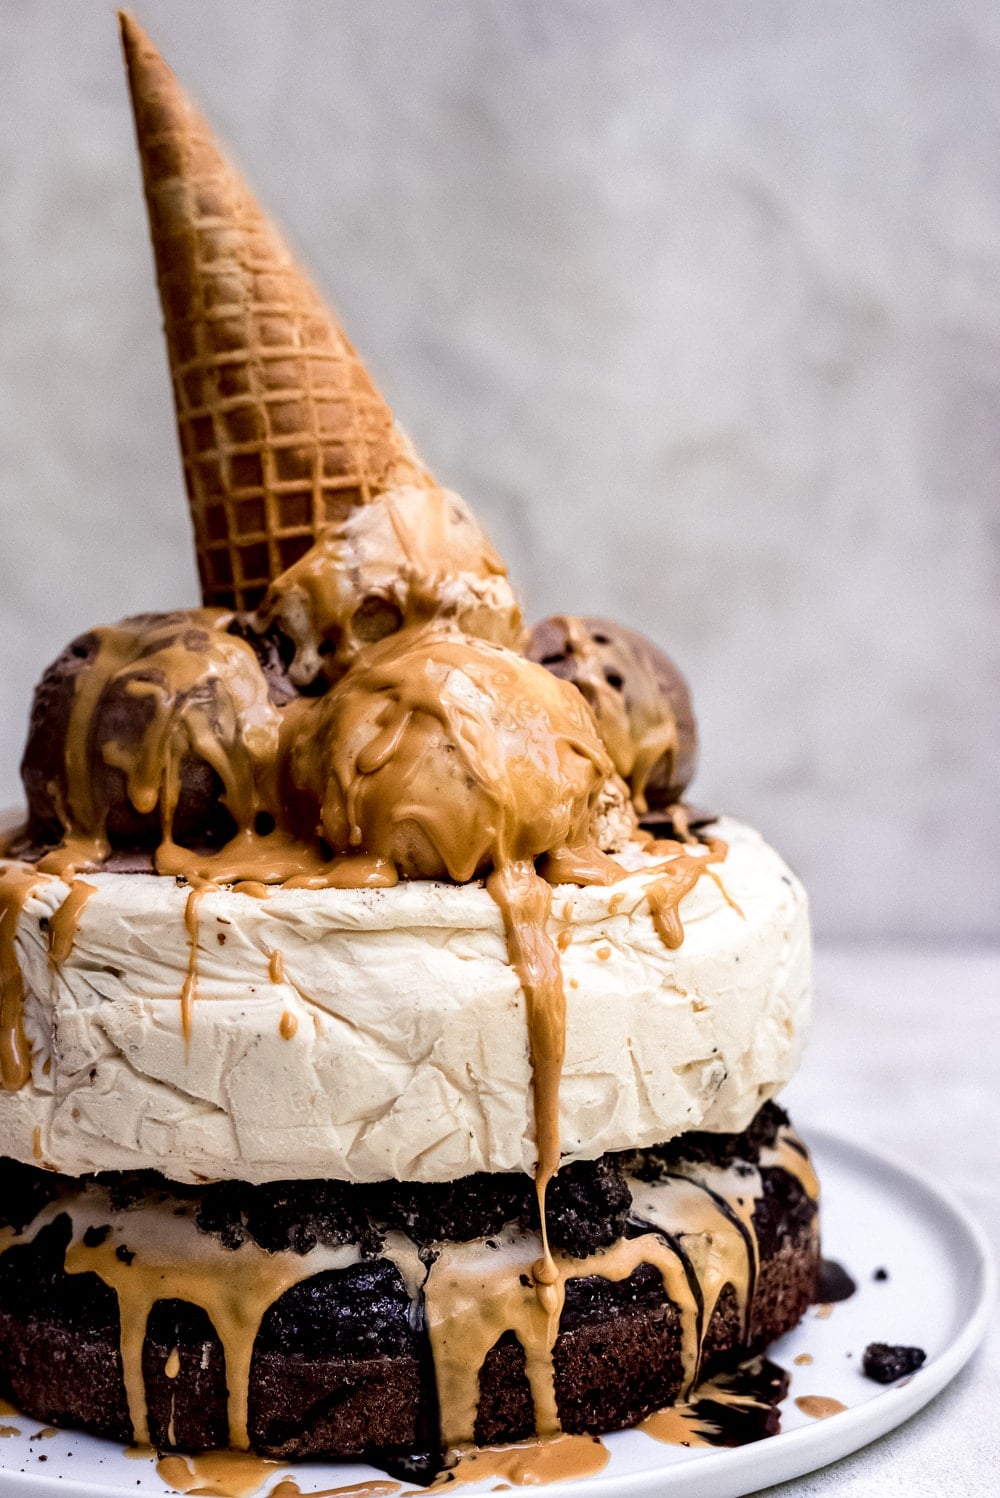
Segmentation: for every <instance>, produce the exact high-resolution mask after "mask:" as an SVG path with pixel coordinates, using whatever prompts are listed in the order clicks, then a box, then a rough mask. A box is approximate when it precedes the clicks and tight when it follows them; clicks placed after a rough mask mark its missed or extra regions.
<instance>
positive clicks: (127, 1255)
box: [115, 1243, 135, 1264]
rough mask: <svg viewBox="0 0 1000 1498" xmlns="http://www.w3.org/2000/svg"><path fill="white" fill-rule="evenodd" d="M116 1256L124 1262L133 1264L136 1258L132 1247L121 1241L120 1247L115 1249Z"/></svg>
mask: <svg viewBox="0 0 1000 1498" xmlns="http://www.w3.org/2000/svg"><path fill="white" fill-rule="evenodd" d="M115 1258H116V1259H118V1260H119V1261H120V1262H121V1263H122V1264H131V1263H132V1260H133V1259H134V1258H135V1254H134V1253H133V1252H132V1250H131V1249H130V1248H126V1247H125V1245H124V1243H119V1245H118V1247H117V1248H116V1249H115Z"/></svg>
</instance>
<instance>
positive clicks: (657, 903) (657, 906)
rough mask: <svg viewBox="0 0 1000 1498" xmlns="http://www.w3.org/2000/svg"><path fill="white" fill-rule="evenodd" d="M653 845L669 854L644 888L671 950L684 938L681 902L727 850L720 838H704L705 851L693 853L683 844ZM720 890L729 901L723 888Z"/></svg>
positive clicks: (662, 937) (658, 925)
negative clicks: (658, 871) (652, 879)
mask: <svg viewBox="0 0 1000 1498" xmlns="http://www.w3.org/2000/svg"><path fill="white" fill-rule="evenodd" d="M654 847H655V848H656V850H657V851H659V850H660V849H662V850H663V851H664V852H669V854H670V856H669V857H668V858H667V859H666V860H665V862H664V864H663V868H662V871H661V872H660V873H659V874H658V875H657V877H656V882H655V883H654V884H651V885H649V887H648V888H647V890H646V899H647V901H648V903H649V912H650V915H651V916H652V917H653V925H654V926H655V927H656V933H657V935H658V936H659V938H660V940H661V941H662V942H663V945H664V946H665V947H669V948H670V949H671V950H673V949H675V948H677V947H679V946H680V945H681V943H682V942H683V940H684V927H683V926H682V925H681V917H680V903H681V901H682V900H683V899H684V896H685V895H687V894H690V892H691V891H692V890H693V889H694V887H695V885H696V884H697V883H698V880H699V879H700V878H701V876H702V874H705V873H711V869H710V865H711V864H714V863H721V862H722V861H723V859H724V858H725V856H726V854H727V853H728V851H729V849H728V846H727V845H726V843H725V842H723V840H722V838H720V837H708V838H706V839H705V847H706V849H707V852H705V853H701V852H698V853H692V852H690V851H688V849H687V847H686V846H685V845H684V844H682V843H671V842H666V843H657V844H654ZM675 850H676V851H675ZM720 888H721V886H720ZM722 893H723V895H724V897H725V898H726V899H727V900H728V896H727V895H726V894H725V890H723V891H722ZM729 903H730V904H731V903H732V902H731V901H730V902H729ZM737 908H738V907H737Z"/></svg>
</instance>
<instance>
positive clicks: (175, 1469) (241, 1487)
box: [156, 1451, 282, 1498]
mask: <svg viewBox="0 0 1000 1498" xmlns="http://www.w3.org/2000/svg"><path fill="white" fill-rule="evenodd" d="M281 1466H282V1463H281V1462H269V1461H267V1460H266V1458H264V1457H262V1456H254V1455H253V1454H252V1453H251V1452H249V1451H207V1452H204V1453H202V1454H201V1455H200V1456H164V1457H161V1458H160V1460H159V1461H158V1462H157V1464H156V1475H157V1476H158V1477H159V1478H161V1479H162V1480H163V1482H165V1483H167V1485H168V1486H169V1487H172V1488H173V1489H174V1490H175V1491H176V1492H178V1493H185V1494H190V1495H191V1498H252V1495H253V1494H254V1493H257V1492H259V1490H260V1488H261V1487H262V1486H263V1484H264V1483H265V1482H266V1481H267V1479H268V1477H270V1476H271V1475H272V1474H273V1473H275V1472H276V1471H277V1470H278V1469H279V1468H280V1467H281Z"/></svg>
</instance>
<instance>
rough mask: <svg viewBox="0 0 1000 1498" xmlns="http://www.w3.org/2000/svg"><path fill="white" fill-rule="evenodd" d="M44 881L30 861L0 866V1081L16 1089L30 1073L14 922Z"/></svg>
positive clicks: (11, 1090) (28, 1047)
mask: <svg viewBox="0 0 1000 1498" xmlns="http://www.w3.org/2000/svg"><path fill="white" fill-rule="evenodd" d="M43 883H45V880H44V879H43V878H42V877H40V876H39V873H38V871H37V869H35V868H33V867H32V866H31V865H30V864H24V863H5V864H3V865H0V1082H2V1084H3V1087H4V1089H5V1091H7V1092H16V1091H17V1090H18V1089H19V1088H21V1087H23V1086H24V1085H25V1083H26V1082H27V1081H28V1079H29V1078H30V1076H31V1047H30V1045H29V1044H28V1037H27V1036H26V1035H25V1033H24V977H23V975H22V973H21V964H20V962H19V961H18V958H17V947H16V945H15V937H16V936H17V923H18V919H19V917H20V915H21V912H22V910H23V909H24V907H25V904H26V903H27V901H28V898H29V896H30V895H31V894H32V893H33V892H34V891H35V890H36V889H37V888H38V886H39V885H40V884H43Z"/></svg>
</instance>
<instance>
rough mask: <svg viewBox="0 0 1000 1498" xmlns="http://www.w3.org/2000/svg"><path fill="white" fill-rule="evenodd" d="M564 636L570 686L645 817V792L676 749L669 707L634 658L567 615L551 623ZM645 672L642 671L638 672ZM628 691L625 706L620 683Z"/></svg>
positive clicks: (673, 716)
mask: <svg viewBox="0 0 1000 1498" xmlns="http://www.w3.org/2000/svg"><path fill="white" fill-rule="evenodd" d="M553 622H554V623H555V624H556V625H557V626H558V627H560V628H561V629H563V630H564V631H565V635H566V642H567V645H568V647H569V649H570V651H571V652H572V655H573V661H574V680H575V682H576V684H577V686H578V687H579V688H580V690H581V692H583V694H584V696H585V697H586V698H587V701H588V702H589V703H590V705H591V707H592V709H593V711H594V716H595V717H596V719H597V726H598V729H599V731H600V735H601V738H602V739H603V741H604V745H605V747H606V749H607V751H608V753H609V754H610V755H611V758H612V760H613V762H614V766H615V769H616V770H617V771H618V773H619V775H620V776H621V777H622V779H623V780H625V781H627V782H628V785H629V789H630V790H631V792H632V800H633V801H634V802H635V807H636V810H637V811H638V812H640V813H644V812H646V811H648V809H649V808H648V806H647V803H646V786H647V783H648V781H649V777H650V774H651V772H652V770H653V769H654V767H655V766H656V765H657V763H658V762H659V761H660V760H661V759H662V758H663V757H664V756H665V755H670V756H671V758H672V759H673V758H675V757H676V755H677V750H678V747H679V738H678V731H677V717H676V713H675V709H674V704H673V702H672V700H671V698H670V695H669V693H667V692H666V691H665V690H664V688H663V686H662V685H661V683H660V682H659V681H658V680H657V677H656V673H655V671H654V670H653V669H652V667H651V666H649V665H648V664H647V663H646V662H644V661H642V660H641V658H637V657H635V655H634V653H632V654H628V655H625V654H624V653H623V651H622V648H621V646H620V645H617V644H616V643H615V641H614V640H612V639H603V638H602V639H601V640H599V641H595V640H594V638H593V636H592V634H591V632H590V631H589V630H588V629H587V628H586V626H585V625H584V623H583V621H582V620H580V619H576V618H573V617H572V615H569V614H560V615H557V616H556V618H555V620H554V621H553ZM642 666H645V669H641V667H642ZM625 682H627V683H628V687H629V703H628V705H626V700H625V695H624V693H623V691H622V686H623V683H625Z"/></svg>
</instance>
